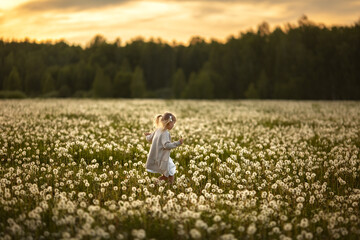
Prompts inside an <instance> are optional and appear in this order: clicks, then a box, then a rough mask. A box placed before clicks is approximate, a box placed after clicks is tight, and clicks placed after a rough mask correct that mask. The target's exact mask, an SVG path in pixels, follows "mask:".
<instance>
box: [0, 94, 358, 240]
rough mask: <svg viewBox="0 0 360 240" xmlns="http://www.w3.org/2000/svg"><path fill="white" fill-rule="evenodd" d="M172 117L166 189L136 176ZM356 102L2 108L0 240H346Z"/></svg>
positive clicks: (354, 176) (354, 218) (10, 104)
mask: <svg viewBox="0 0 360 240" xmlns="http://www.w3.org/2000/svg"><path fill="white" fill-rule="evenodd" d="M165 111H171V112H173V113H174V114H175V115H176V116H177V122H176V125H175V127H174V129H173V130H171V132H170V133H171V136H172V140H173V141H175V140H178V139H179V138H180V136H182V137H183V138H184V139H185V141H184V144H183V145H181V146H180V147H178V148H176V149H174V150H172V152H171V157H172V158H173V159H174V162H175V164H176V166H177V173H176V175H175V183H174V184H172V185H170V184H167V183H165V182H164V181H162V182H160V183H158V182H157V180H156V178H157V177H158V176H159V175H157V174H153V173H148V172H146V171H145V168H144V166H145V162H146V156H147V153H148V150H149V147H150V144H149V143H148V142H146V140H145V137H144V135H143V134H144V133H145V132H148V131H152V130H153V118H154V116H155V115H156V114H158V113H163V112H165ZM359 116H360V103H359V102H325V101H324V102H322V101H316V102H315V101H314V102H312V101H186V100H183V101H175V100H174V101H171V100H167V101H165V100H40V99H39V100H34V99H33V100H2V101H0V123H1V124H0V136H1V137H0V160H1V163H0V239H221V240H226V239H229V240H230V239H283V240H286V239H297V240H303V239H359V238H360V207H359V201H360V178H359V174H360V117H359Z"/></svg>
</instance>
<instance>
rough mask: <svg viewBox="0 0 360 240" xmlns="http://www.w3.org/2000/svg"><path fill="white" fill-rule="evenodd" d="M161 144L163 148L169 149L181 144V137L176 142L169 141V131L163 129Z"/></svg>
mask: <svg viewBox="0 0 360 240" xmlns="http://www.w3.org/2000/svg"><path fill="white" fill-rule="evenodd" d="M161 144H162V145H163V148H164V149H167V150H170V149H173V148H176V147H178V146H180V145H181V144H182V139H181V140H179V141H176V142H171V140H170V134H169V132H168V131H165V132H164V133H163V134H162V136H161Z"/></svg>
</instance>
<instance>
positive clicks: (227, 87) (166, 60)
mask: <svg viewBox="0 0 360 240" xmlns="http://www.w3.org/2000/svg"><path fill="white" fill-rule="evenodd" d="M0 90H1V91H0V97H95V98H176V99H178V98H190V99H243V98H256V99H360V21H358V22H356V23H354V24H353V25H351V26H333V27H327V26H324V25H322V24H316V23H314V22H312V21H310V20H309V19H308V18H307V17H306V16H303V17H302V18H300V19H299V20H298V24H296V25H291V24H287V25H285V26H284V27H277V28H275V29H274V30H273V31H270V29H269V25H268V24H267V23H266V22H264V23H262V24H260V25H259V26H258V28H257V29H256V30H249V31H247V32H242V33H241V34H239V36H238V37H234V36H231V37H229V38H228V39H227V40H226V42H219V41H216V40H212V41H210V42H206V41H205V40H204V39H202V38H201V37H193V38H192V39H191V41H190V43H189V45H188V46H185V45H182V44H168V43H165V42H163V41H161V40H160V39H158V40H149V41H145V40H144V39H143V38H137V39H134V40H132V41H131V42H129V43H127V44H126V45H121V42H120V40H119V39H117V40H116V41H114V42H111V43H110V42H108V41H107V40H106V39H105V38H104V37H103V36H101V35H97V36H95V37H94V38H93V39H92V40H91V41H90V43H89V44H88V45H87V46H86V47H84V48H82V47H80V46H76V45H69V44H67V43H66V42H64V41H60V42H56V43H36V42H30V41H28V40H24V41H22V42H16V41H4V40H0Z"/></svg>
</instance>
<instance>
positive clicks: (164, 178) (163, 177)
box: [158, 175, 168, 180]
mask: <svg viewBox="0 0 360 240" xmlns="http://www.w3.org/2000/svg"><path fill="white" fill-rule="evenodd" d="M158 179H159V180H168V178H167V177H165V176H164V175H162V176H160V177H159V178H158Z"/></svg>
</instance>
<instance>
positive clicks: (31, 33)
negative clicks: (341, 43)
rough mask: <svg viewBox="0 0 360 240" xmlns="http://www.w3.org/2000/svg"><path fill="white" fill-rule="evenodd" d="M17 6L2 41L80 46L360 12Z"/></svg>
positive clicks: (269, 4) (136, 2) (330, 5)
mask: <svg viewBox="0 0 360 240" xmlns="http://www.w3.org/2000/svg"><path fill="white" fill-rule="evenodd" d="M20 1H21V2H22V4H20V5H18V7H15V8H11V9H10V8H9V9H8V10H4V11H2V10H1V9H0V23H1V24H0V32H1V33H2V36H3V37H6V38H17V39H21V38H24V37H29V38H31V39H34V38H35V39H37V40H45V39H62V38H64V39H66V40H67V41H69V42H71V43H81V44H85V43H86V42H88V41H89V40H90V39H91V38H92V37H93V36H94V35H96V34H101V35H103V36H104V37H105V38H106V39H108V40H109V41H112V40H114V39H115V38H116V37H120V38H121V39H122V41H127V40H130V39H132V38H134V37H137V36H143V37H144V38H150V37H154V38H158V37H160V38H162V39H163V40H166V41H172V40H176V41H177V42H183V43H186V42H187V41H188V40H189V39H190V38H191V37H192V36H195V35H196V36H201V37H204V38H206V39H211V38H215V39H219V40H222V39H226V38H227V37H228V36H229V35H237V34H238V33H239V32H240V31H247V30H248V29H250V28H257V26H258V25H259V24H260V23H261V22H264V21H266V22H268V23H269V25H270V26H271V27H272V26H277V25H280V26H283V24H286V23H294V22H296V21H297V20H298V19H299V18H300V17H301V16H302V15H303V14H305V15H307V16H308V17H309V19H310V20H311V21H314V22H316V23H319V22H320V23H325V24H333V23H338V24H350V23H353V22H354V21H356V20H357V18H359V14H358V13H359V12H360V2H359V1H360V0H358V1H350V0H344V1H334V0H326V1H325V0H318V1H310V0H301V1H300V0H293V1H284V0H272V1H270V0H257V1H255V0H221V1H220V0H207V1H205V0H196V1H186V0H172V1H171V0H166V1H165V0H153V1H150V0H149V1H144V0H131V1H130V0H72V1H70V0H29V1H27V2H26V3H24V2H23V0H19V2H20ZM0 6H1V5H0ZM0 8H1V7H0ZM354 16H355V17H354ZM25 22H26V24H24V23H25Z"/></svg>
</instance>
